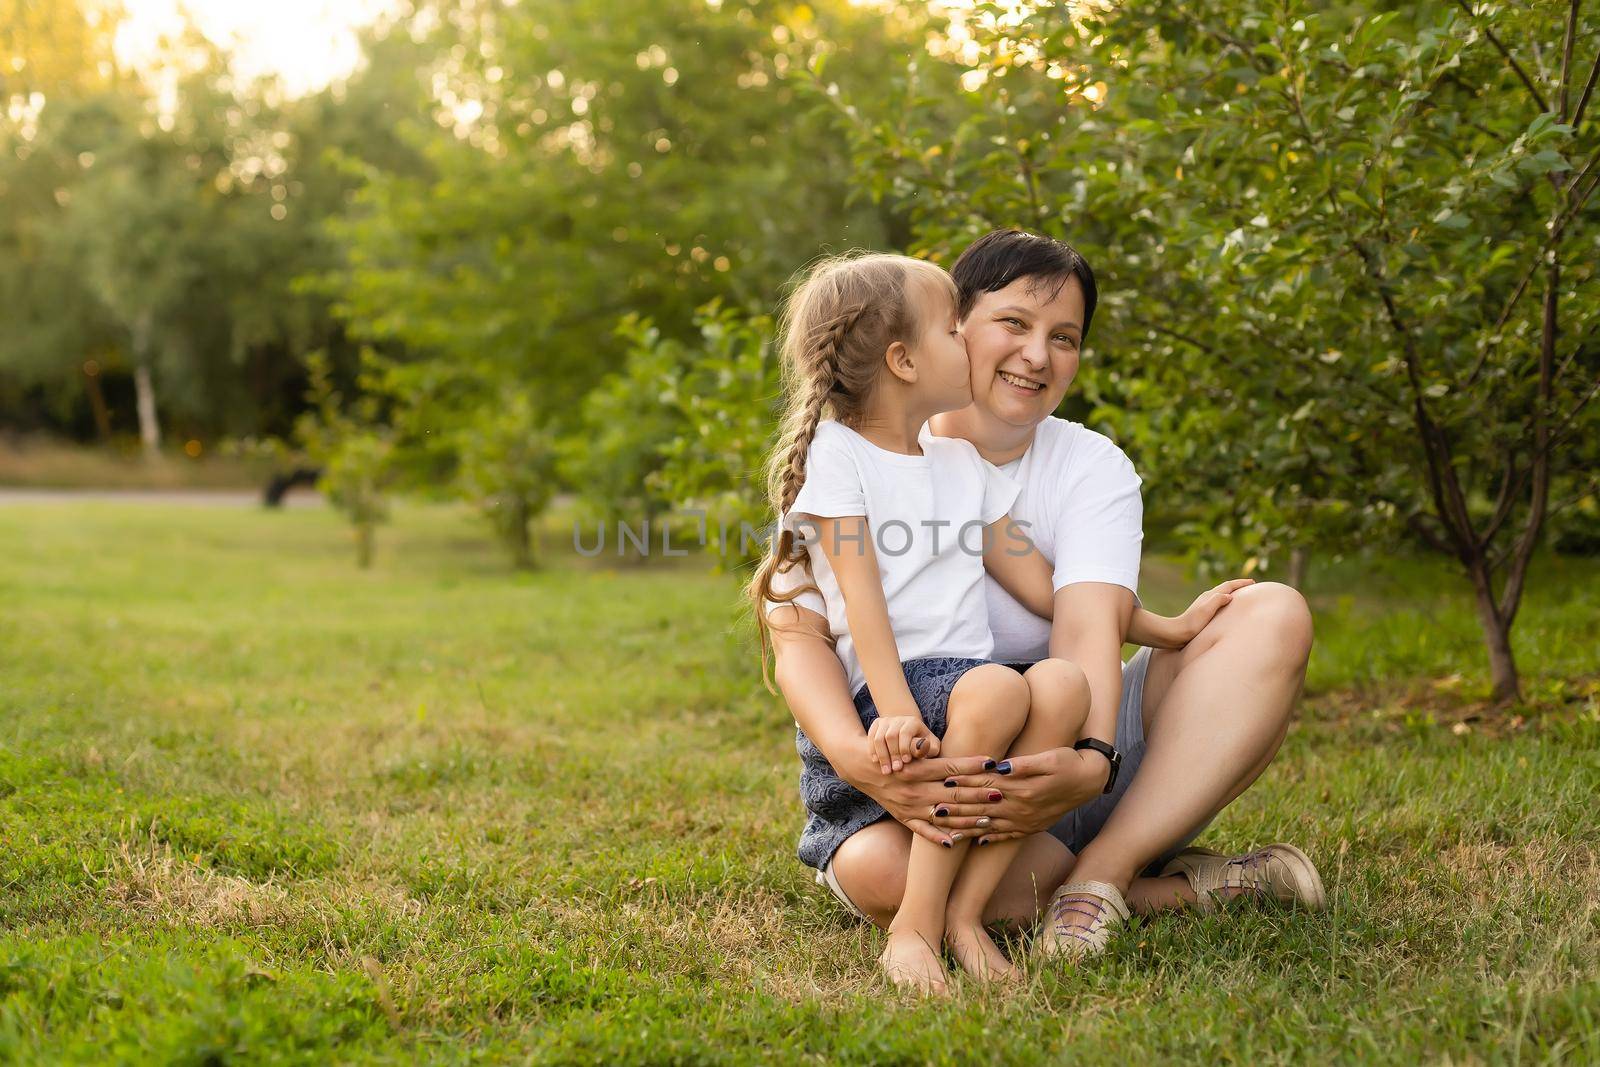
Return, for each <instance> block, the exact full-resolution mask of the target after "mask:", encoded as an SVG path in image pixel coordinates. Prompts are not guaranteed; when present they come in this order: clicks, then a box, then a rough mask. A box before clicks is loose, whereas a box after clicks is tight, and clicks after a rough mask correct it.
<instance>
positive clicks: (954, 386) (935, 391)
mask: <svg viewBox="0 0 1600 1067" xmlns="http://www.w3.org/2000/svg"><path fill="white" fill-rule="evenodd" d="M915 299H916V301H917V316H918V322H919V323H921V326H922V330H921V332H920V333H919V334H918V336H917V343H916V345H915V347H913V348H912V349H911V354H912V356H913V358H914V359H915V360H916V363H917V367H918V368H919V370H920V371H922V373H921V374H919V376H918V385H919V386H920V387H921V389H922V390H924V391H925V397H924V399H926V402H927V405H928V407H929V408H930V409H931V410H932V411H934V412H935V413H937V412H940V411H955V410H956V409H958V408H964V407H966V406H967V405H968V404H970V403H972V368H971V365H970V364H969V363H968V361H967V346H966V345H965V344H964V343H963V342H962V340H961V331H960V329H959V323H958V322H957V321H956V307H955V302H954V301H953V300H952V299H951V297H950V294H949V293H948V292H946V291H945V290H943V289H942V288H935V287H934V286H933V285H931V284H930V285H923V286H922V287H921V291H920V292H918V293H917V295H916V297H915Z"/></svg>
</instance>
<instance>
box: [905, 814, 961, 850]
mask: <svg viewBox="0 0 1600 1067" xmlns="http://www.w3.org/2000/svg"><path fill="white" fill-rule="evenodd" d="M905 828H906V829H907V830H910V831H911V832H912V833H914V834H916V835H917V836H918V837H921V838H926V839H927V840H929V841H932V842H933V843H934V844H936V845H944V844H945V843H946V842H949V841H950V835H949V834H947V833H945V832H944V831H943V830H941V829H939V828H938V827H937V826H935V825H933V823H931V822H929V821H928V820H927V819H911V820H910V821H908V822H907V823H905ZM950 843H952V844H953V843H954V842H950Z"/></svg>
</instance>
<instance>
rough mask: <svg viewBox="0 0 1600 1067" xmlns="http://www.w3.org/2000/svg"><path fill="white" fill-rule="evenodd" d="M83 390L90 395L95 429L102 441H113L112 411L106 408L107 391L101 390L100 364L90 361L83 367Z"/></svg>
mask: <svg viewBox="0 0 1600 1067" xmlns="http://www.w3.org/2000/svg"><path fill="white" fill-rule="evenodd" d="M83 388H84V391H85V392H87V393H88V394H89V407H90V408H91V409H93V411H94V428H95V429H96V430H97V431H99V434H100V440H101V441H109V440H111V409H110V408H108V407H106V394H105V390H103V389H101V388H100V364H98V363H96V362H95V361H94V360H92V359H91V360H88V361H87V362H85V363H84V365H83Z"/></svg>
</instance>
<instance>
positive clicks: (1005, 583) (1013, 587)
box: [983, 515, 1056, 619]
mask: <svg viewBox="0 0 1600 1067" xmlns="http://www.w3.org/2000/svg"><path fill="white" fill-rule="evenodd" d="M983 567H984V569H985V570H987V571H988V572H989V573H990V574H992V575H994V579H995V581H997V582H999V583H1000V588H1002V589H1004V590H1005V591H1006V592H1008V593H1010V594H1011V595H1012V596H1013V597H1014V598H1015V599H1016V601H1017V603H1019V604H1021V605H1022V606H1023V607H1025V608H1027V609H1028V610H1029V611H1031V612H1033V613H1034V614H1035V615H1037V616H1039V617H1040V618H1041V619H1050V618H1054V617H1055V610H1056V591H1055V589H1054V588H1053V586H1054V581H1053V579H1054V575H1053V573H1052V568H1051V566H1050V561H1049V560H1047V559H1045V558H1044V553H1043V552H1040V551H1039V550H1038V548H1036V547H1034V544H1033V539H1032V538H1030V537H1029V536H1028V535H1027V527H1025V526H1023V525H1022V524H1020V523H1018V522H1016V521H1014V520H1013V519H1012V518H1011V516H1010V515H1003V516H1001V517H1000V518H999V519H996V520H995V521H994V522H992V523H990V524H989V525H988V527H987V528H985V530H984V531H983Z"/></svg>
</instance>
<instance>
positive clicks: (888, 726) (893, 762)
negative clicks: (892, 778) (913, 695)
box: [867, 715, 939, 774]
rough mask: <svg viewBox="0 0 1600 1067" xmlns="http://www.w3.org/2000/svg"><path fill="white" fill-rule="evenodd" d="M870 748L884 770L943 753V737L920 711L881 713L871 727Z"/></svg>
mask: <svg viewBox="0 0 1600 1067" xmlns="http://www.w3.org/2000/svg"><path fill="white" fill-rule="evenodd" d="M867 751H868V753H869V754H870V755H871V756H872V758H873V760H875V761H876V762H877V764H878V769H879V771H881V772H882V773H884V774H890V773H893V772H895V771H898V770H900V769H901V768H903V767H905V766H906V764H908V763H910V762H911V761H912V760H914V759H922V758H925V757H928V756H937V755H938V754H939V739H938V738H937V737H935V736H934V734H933V731H932V730H930V729H928V724H927V723H925V722H923V721H922V716H920V715H890V716H887V717H885V716H880V717H879V718H877V719H875V720H873V723H872V726H871V727H869V728H868V730H867Z"/></svg>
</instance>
